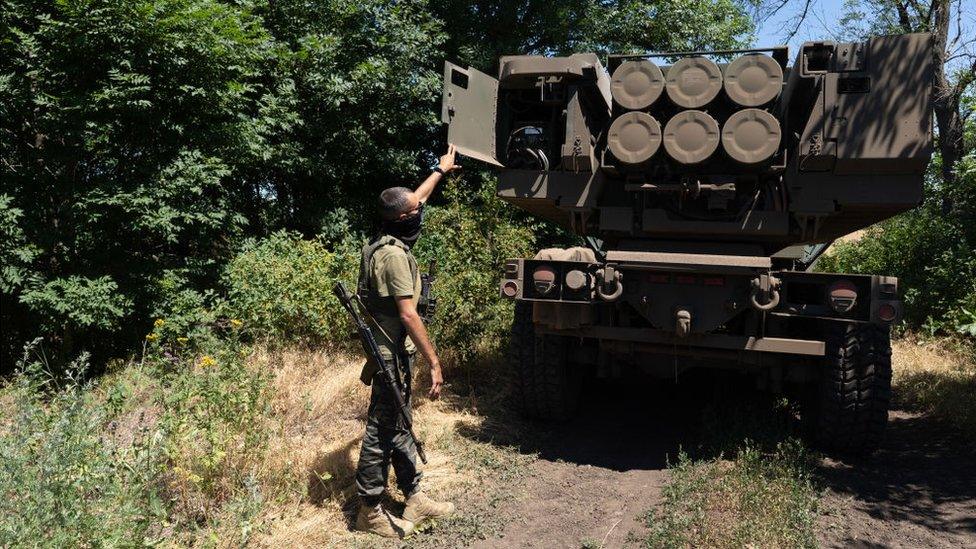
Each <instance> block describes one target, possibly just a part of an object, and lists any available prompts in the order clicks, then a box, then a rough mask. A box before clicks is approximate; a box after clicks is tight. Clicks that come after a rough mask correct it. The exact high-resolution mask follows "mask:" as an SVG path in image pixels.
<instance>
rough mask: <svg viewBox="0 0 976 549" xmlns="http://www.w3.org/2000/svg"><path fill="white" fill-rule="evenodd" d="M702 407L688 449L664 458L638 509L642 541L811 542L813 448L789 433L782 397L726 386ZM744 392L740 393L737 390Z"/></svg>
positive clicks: (788, 411)
mask: <svg viewBox="0 0 976 549" xmlns="http://www.w3.org/2000/svg"><path fill="white" fill-rule="evenodd" d="M724 395H725V396H724V397H723V396H719V397H718V399H717V401H716V402H715V403H714V404H713V405H711V406H709V407H707V408H706V409H704V410H703V411H702V415H701V418H700V424H701V425H702V433H701V434H700V435H699V437H698V438H699V440H698V441H697V444H696V445H695V446H694V451H693V452H692V453H689V452H686V451H681V452H679V454H678V456H677V460H676V461H675V462H673V463H670V464H669V471H670V474H671V478H670V480H669V482H668V483H667V485H665V487H664V489H663V490H662V496H663V501H662V503H661V504H659V505H658V506H656V507H655V508H653V509H650V510H649V511H648V512H647V513H646V514H645V515H644V516H643V521H644V524H645V525H646V526H647V528H648V534H647V535H646V536H645V537H644V539H643V540H641V541H643V544H644V545H645V546H646V547H746V546H749V547H812V546H816V538H815V535H814V526H815V523H816V519H817V516H818V514H819V512H820V511H819V494H818V490H817V488H816V485H815V483H814V480H813V471H814V466H815V463H816V456H815V455H813V454H811V453H810V452H809V451H808V450H807V448H806V447H805V446H804V444H803V442H801V441H800V440H799V439H798V438H796V437H795V436H794V433H793V431H794V427H793V420H792V418H793V410H792V408H791V405H790V403H789V402H788V401H786V400H778V401H777V400H773V399H771V398H764V397H763V395H761V394H755V393H754V392H752V391H749V390H747V389H745V388H743V387H735V386H729V387H728V388H727V390H726V392H725V393H724ZM743 395H745V396H743Z"/></svg>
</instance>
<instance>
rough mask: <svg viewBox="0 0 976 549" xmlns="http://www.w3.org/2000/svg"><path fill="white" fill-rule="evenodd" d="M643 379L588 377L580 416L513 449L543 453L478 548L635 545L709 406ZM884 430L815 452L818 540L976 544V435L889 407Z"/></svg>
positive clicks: (851, 543) (899, 544)
mask: <svg viewBox="0 0 976 549" xmlns="http://www.w3.org/2000/svg"><path fill="white" fill-rule="evenodd" d="M641 389H642V387H640V386H637V385H634V384H624V385H597V386H594V387H591V388H590V390H589V394H588V395H587V397H586V398H585V399H584V402H585V404H584V406H583V409H582V410H581V416H580V417H581V418H582V419H581V420H580V421H577V422H576V423H574V424H572V425H571V426H570V425H563V426H556V427H555V428H552V429H547V428H545V427H542V426H539V427H538V429H539V430H538V432H534V433H532V435H531V436H529V437H526V438H527V440H528V441H527V442H526V441H523V442H522V443H521V445H522V448H521V449H522V450H523V451H526V452H537V453H538V454H539V459H538V460H537V461H536V462H535V463H533V464H532V465H531V468H532V471H531V473H532V475H531V477H530V478H529V480H528V481H527V482H526V483H525V484H524V486H522V487H521V488H520V491H521V492H522V494H521V497H520V498H519V500H518V501H517V502H516V503H515V504H514V505H513V506H512V507H509V508H508V509H507V510H505V511H503V512H504V514H505V515H506V522H507V525H506V527H505V528H504V529H503V530H502V531H501V533H500V534H498V535H497V536H496V537H493V538H491V539H487V540H484V541H482V542H479V543H476V544H475V545H474V547H477V548H489V547H547V548H548V547H576V548H578V547H600V546H602V547H622V546H639V545H640V544H641V543H642V541H641V540H643V539H644V538H645V534H646V530H645V528H644V526H643V524H642V521H641V519H640V517H641V515H643V514H644V513H645V512H646V511H647V510H648V509H649V508H651V507H652V506H654V505H655V504H656V503H658V502H659V501H660V500H661V488H662V487H663V486H664V485H665V484H666V483H667V481H668V478H669V475H668V472H667V462H668V459H671V460H673V459H674V457H675V456H676V454H677V452H678V449H679V447H684V448H692V449H694V446H695V444H696V443H695V441H696V440H698V435H699V434H700V431H701V423H702V420H701V418H702V413H703V412H702V410H703V409H704V408H706V407H707V399H705V398H703V397H702V396H701V395H698V394H696V393H695V392H694V391H691V390H689V389H690V387H689V388H687V389H686V388H685V387H682V386H679V387H677V388H675V387H673V386H658V387H656V388H651V389H650V390H649V392H647V393H642V392H640V391H641ZM745 398H751V397H750V396H748V395H747V396H746V397H745ZM889 434H890V436H889V437H888V439H887V442H886V443H885V445H884V447H883V448H882V450H881V451H880V452H879V453H878V454H877V455H875V456H874V458H873V459H871V460H868V461H864V462H860V463H857V462H850V463H843V462H839V461H835V460H831V459H824V460H823V461H822V462H821V464H820V466H819V467H818V470H817V472H816V479H817V483H818V485H819V486H820V487H821V488H822V489H823V490H824V494H825V495H824V498H823V507H824V509H825V514H824V516H822V517H821V518H820V520H819V524H818V528H817V535H818V538H819V542H820V543H821V544H822V545H823V546H826V547H852V546H854V547H976V473H974V472H973V470H974V467H976V448H974V446H973V441H972V440H971V439H970V440H966V439H964V437H959V436H958V435H955V436H954V435H952V434H951V433H948V432H945V431H942V430H940V429H939V427H938V426H937V425H935V424H934V423H933V422H932V421H931V420H929V419H927V418H925V417H919V416H913V415H909V414H906V413H903V412H897V411H896V412H893V413H892V421H891V426H890V432H889ZM705 457H707V456H705Z"/></svg>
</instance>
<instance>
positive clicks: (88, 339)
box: [0, 0, 751, 370]
mask: <svg viewBox="0 0 976 549" xmlns="http://www.w3.org/2000/svg"><path fill="white" fill-rule="evenodd" d="M745 7H746V6H745V5H744V4H741V3H739V2H738V1H737V0H666V1H653V2H594V1H592V0H585V1H581V2H571V3H569V4H564V5H560V6H553V5H551V4H544V3H541V2H530V3H528V4H525V3H517V2H508V3H504V2H503V3H498V4H493V5H489V6H485V5H482V4H472V3H464V2H461V3H458V2H443V1H439V0H436V1H434V0H432V1H430V2H428V1H426V0H409V1H405V2H389V1H385V0H369V1H366V2H349V1H347V0H317V1H316V2H313V3H311V4H310V3H308V2H294V1H291V0H286V1H279V2H270V3H267V2H252V1H250V0H248V1H244V2H238V3H227V2H220V1H219V0H139V1H137V2H135V3H133V2H127V1H121V0H70V1H66V2H54V1H52V0H12V1H10V2H5V3H3V5H2V7H0V166H2V167H0V170H2V171H0V179H2V181H3V188H2V189H0V235H2V236H3V237H4V239H3V242H2V243H0V256H2V259H3V271H2V278H0V282H2V284H0V299H2V312H0V315H2V322H3V327H4V330H3V332H4V336H3V348H2V350H0V351H2V352H0V356H2V361H3V364H4V369H5V370H9V369H10V367H11V364H12V357H13V356H15V355H16V353H17V352H19V348H20V347H21V346H22V345H23V343H24V342H25V341H27V340H29V339H31V338H33V337H34V336H36V335H42V336H44V337H45V339H46V344H47V345H48V346H49V347H50V348H55V349H58V352H57V353H56V356H55V357H54V359H55V360H56V361H60V362H64V361H67V360H68V359H69V358H70V357H71V356H75V355H76V354H77V353H78V352H79V351H80V350H82V349H89V350H91V351H93V352H96V355H95V358H96V363H100V362H101V361H102V359H104V358H105V357H108V356H118V355H119V354H123V353H125V352H126V351H127V350H128V349H131V348H132V347H133V346H134V344H136V342H137V341H138V340H139V338H140V337H142V335H143V334H145V333H146V331H147V330H148V328H149V325H150V323H151V322H152V320H153V319H154V318H159V317H162V316H167V315H168V314H169V313H170V312H171V310H172V309H173V307H178V306H188V305H189V302H190V301H192V300H196V301H198V302H201V303H203V304H204V305H205V307H204V308H212V307H213V306H215V300H216V298H217V297H218V296H216V295H213V294H210V293H208V290H214V289H216V286H217V280H218V279H219V277H220V273H221V272H222V271H223V270H224V266H225V264H226V262H227V261H228V260H229V259H230V257H231V255H232V253H233V251H234V250H236V249H238V248H239V247H240V245H241V243H242V242H243V241H244V240H246V239H247V238H248V237H251V238H261V237H263V236H266V235H267V234H270V233H273V232H275V231H278V230H298V231H299V232H300V233H301V234H303V235H304V236H306V237H308V236H311V235H316V234H321V235H323V236H324V237H325V238H326V239H327V240H326V242H327V243H328V245H327V246H326V247H327V248H329V249H332V247H333V246H335V245H337V244H338V243H339V242H341V241H342V239H343V238H345V235H348V234H361V233H366V232H368V230H369V221H370V218H371V215H372V212H371V211H370V209H369V208H363V207H362V204H364V203H366V204H370V203H372V201H373V197H375V195H376V193H377V192H378V191H379V190H380V189H382V188H384V187H387V186H392V185H395V184H408V185H409V184H410V183H411V182H412V180H414V179H416V178H417V174H418V167H419V166H423V165H428V164H429V163H430V162H431V161H432V160H433V158H432V157H431V153H430V151H431V150H434V149H437V148H440V147H441V146H442V145H441V144H439V143H438V141H439V139H438V137H437V134H438V131H437V130H438V119H437V113H438V112H439V109H438V108H437V101H438V99H439V93H440V74H441V63H442V60H443V59H444V58H445V57H446V58H449V59H452V60H459V61H461V62H471V63H473V64H476V65H477V66H479V67H483V68H486V67H488V66H489V65H490V64H492V63H494V59H495V57H497V55H498V54H502V53H504V54H509V53H515V52H525V53H560V52H569V51H578V50H581V49H587V48H594V49H596V50H598V51H606V50H620V49H635V48H637V49H657V50H661V49H687V48H689V47H708V46H714V47H728V46H734V45H740V44H742V43H743V42H744V41H745V40H746V38H747V34H748V32H749V30H750V28H751V27H750V24H749V19H748V17H747V15H746V11H745ZM195 310H202V309H200V308H199V307H198V308H196V309H195ZM175 316H179V315H175ZM175 316H171V317H170V318H172V319H174V320H175Z"/></svg>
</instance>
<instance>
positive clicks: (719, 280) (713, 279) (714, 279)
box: [702, 276, 725, 286]
mask: <svg viewBox="0 0 976 549" xmlns="http://www.w3.org/2000/svg"><path fill="white" fill-rule="evenodd" d="M702 282H703V283H704V284H705V285H706V286H725V279H724V278H723V277H721V276H706V277H705V278H703V279H702Z"/></svg>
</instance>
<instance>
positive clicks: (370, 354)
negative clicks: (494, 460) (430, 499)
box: [332, 281, 427, 465]
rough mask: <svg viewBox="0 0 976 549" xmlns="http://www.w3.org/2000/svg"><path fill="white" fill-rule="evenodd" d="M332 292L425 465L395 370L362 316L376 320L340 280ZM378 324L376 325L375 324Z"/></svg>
mask: <svg viewBox="0 0 976 549" xmlns="http://www.w3.org/2000/svg"><path fill="white" fill-rule="evenodd" d="M332 293H334V294H335V295H336V297H338V298H339V303H342V307H343V308H344V309H345V310H346V311H347V312H348V313H349V316H351V317H352V321H353V324H355V325H356V330H358V331H359V342H360V343H362V344H363V350H364V351H365V352H366V357H367V358H369V359H372V360H373V361H375V362H376V364H377V365H378V366H379V368H380V371H381V372H383V376H382V377H383V379H384V380H385V381H386V383H387V385H389V386H390V390H391V391H392V392H393V398H394V399H395V400H396V405H397V411H398V412H400V418H401V419H402V420H403V425H404V426H405V427H406V428H407V433H409V434H410V438H412V439H413V443H414V445H415V446H416V447H417V455H418V456H420V461H421V462H423V464H424V465H427V454H425V453H424V445H423V443H422V442H420V439H419V438H417V435H416V434H414V432H413V421H411V420H410V414H409V412H408V410H407V401H406V399H405V398H404V397H403V392H402V391H400V382H399V379H398V376H397V374H396V372H394V371H393V367H392V366H391V365H390V364H387V362H386V361H385V360H383V354H382V353H381V352H380V346H379V345H378V344H377V343H376V338H374V337H373V331H372V330H371V329H370V327H369V325H368V324H367V323H366V320H365V319H363V316H366V317H367V318H369V319H370V320H371V321H372V322H373V324H376V320H374V319H373V317H372V315H370V314H369V311H368V310H366V306H365V305H363V301H362V299H360V298H359V296H358V295H355V294H352V293H349V290H347V289H346V287H345V286H343V285H342V282H340V281H336V283H335V286H333V287H332ZM353 302H355V303H356V304H357V305H358V307H359V311H362V312H363V314H362V315H360V314H359V311H357V310H356V306H354V305H353ZM377 326H378V325H377Z"/></svg>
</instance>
